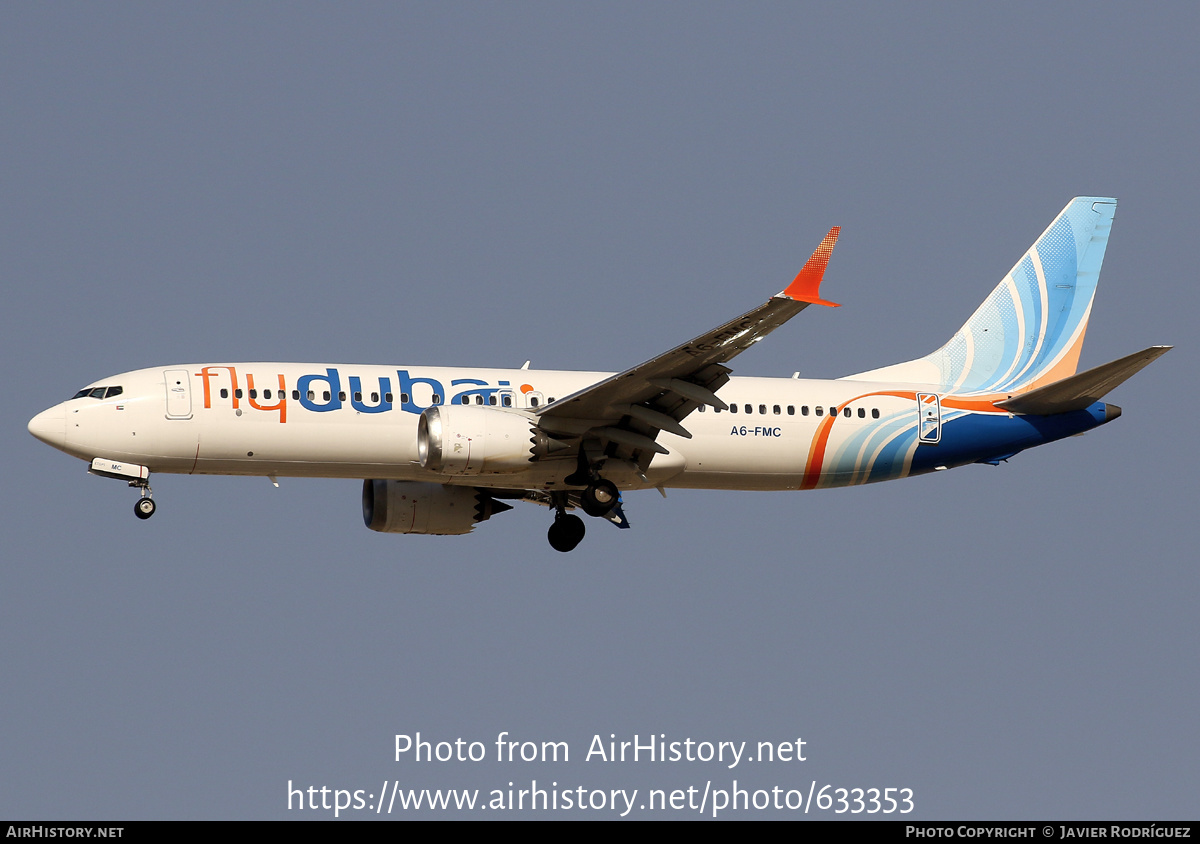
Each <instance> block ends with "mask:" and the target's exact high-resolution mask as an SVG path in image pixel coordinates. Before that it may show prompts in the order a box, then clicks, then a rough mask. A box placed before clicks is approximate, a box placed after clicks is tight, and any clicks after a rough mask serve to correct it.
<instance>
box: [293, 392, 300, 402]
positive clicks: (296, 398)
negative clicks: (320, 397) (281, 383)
mask: <svg viewBox="0 0 1200 844" xmlns="http://www.w3.org/2000/svg"><path fill="white" fill-rule="evenodd" d="M292 401H300V391H299V390H292Z"/></svg>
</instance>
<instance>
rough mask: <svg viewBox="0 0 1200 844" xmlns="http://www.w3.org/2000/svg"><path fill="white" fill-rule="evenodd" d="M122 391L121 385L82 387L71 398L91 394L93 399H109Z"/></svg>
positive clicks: (79, 397)
mask: <svg viewBox="0 0 1200 844" xmlns="http://www.w3.org/2000/svg"><path fill="white" fill-rule="evenodd" d="M123 392H124V388H122V387H84V388H83V389H82V390H80V391H79V392H78V393H76V394H75V395H73V396H71V398H73V399H81V398H83V397H85V396H91V397H92V398H94V399H111V398H112V397H113V396H119V395H121V393H123Z"/></svg>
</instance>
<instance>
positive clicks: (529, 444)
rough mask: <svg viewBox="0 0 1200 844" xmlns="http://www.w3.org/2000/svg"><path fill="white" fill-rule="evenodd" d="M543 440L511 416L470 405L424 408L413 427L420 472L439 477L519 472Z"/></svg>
mask: <svg viewBox="0 0 1200 844" xmlns="http://www.w3.org/2000/svg"><path fill="white" fill-rule="evenodd" d="M540 439H545V435H544V434H541V432H540V431H538V430H537V420H536V419H534V418H533V417H532V416H530V415H528V414H525V413H522V412H520V411H516V410H502V409H500V408H496V407H476V406H474V405H457V404H452V405H441V406H439V407H430V408H427V409H426V410H425V411H424V412H423V413H422V414H421V418H420V419H419V420H418V421H417V455H418V457H419V458H420V461H421V468H422V469H428V470H429V471H431V472H438V473H439V474H442V475H480V474H490V473H500V472H519V471H521V470H522V469H528V468H529V463H530V461H532V460H533V459H534V453H533V449H534V444H535V442H537V441H539V440H540Z"/></svg>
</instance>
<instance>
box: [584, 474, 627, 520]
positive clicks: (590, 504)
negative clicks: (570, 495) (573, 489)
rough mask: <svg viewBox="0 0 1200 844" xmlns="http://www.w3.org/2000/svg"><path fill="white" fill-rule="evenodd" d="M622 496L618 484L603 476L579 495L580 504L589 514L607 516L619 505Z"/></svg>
mask: <svg viewBox="0 0 1200 844" xmlns="http://www.w3.org/2000/svg"><path fill="white" fill-rule="evenodd" d="M620 496H621V493H620V492H619V491H618V490H617V485H616V484H614V483H613V482H612V481H606V480H604V479H603V478H601V479H600V480H598V481H596V482H595V483H594V484H592V485H591V486H589V487H588V488H587V489H585V490H584V491H583V493H582V494H581V495H580V496H579V506H580V507H582V508H583V512H585V513H587V514H588V515H589V516H607V515H608V513H609V511H610V510H612V508H613V507H616V506H617V501H618V500H619V499H620Z"/></svg>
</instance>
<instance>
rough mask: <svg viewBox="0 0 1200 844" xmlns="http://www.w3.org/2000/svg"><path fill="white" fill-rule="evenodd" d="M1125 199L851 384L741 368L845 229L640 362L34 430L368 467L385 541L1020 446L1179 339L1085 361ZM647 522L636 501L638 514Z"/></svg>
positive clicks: (276, 397) (160, 390) (1083, 201)
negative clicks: (526, 510)
mask: <svg viewBox="0 0 1200 844" xmlns="http://www.w3.org/2000/svg"><path fill="white" fill-rule="evenodd" d="M1115 209H1116V200H1114V199H1106V198H1102V197H1077V198H1076V199H1073V200H1072V201H1071V202H1070V203H1069V204H1068V205H1067V207H1066V208H1064V209H1063V211H1062V213H1061V214H1059V215H1058V217H1057V218H1055V220H1054V222H1053V223H1051V224H1050V226H1049V228H1047V229H1046V230H1045V232H1043V233H1042V235H1041V236H1040V237H1039V238H1038V239H1037V240H1036V241H1035V242H1034V244H1033V246H1031V247H1030V249H1029V251H1028V252H1026V253H1025V255H1024V256H1023V257H1022V258H1021V260H1020V261H1018V262H1017V264H1016V266H1014V267H1013V269H1012V270H1011V271H1010V272H1009V273H1008V274H1007V275H1006V276H1005V277H1004V278H1003V279H1002V280H1001V281H1000V283H999V285H997V286H996V288H995V289H994V290H993V291H992V292H991V294H990V295H989V296H988V297H987V298H986V299H985V300H984V302H983V304H982V305H980V306H979V308H978V309H977V310H976V311H975V313H974V314H973V315H972V316H971V318H970V319H968V320H967V322H966V324H964V325H963V327H962V328H961V329H959V331H958V332H957V333H956V334H955V335H954V336H953V337H952V338H951V339H950V340H949V341H948V342H947V343H946V344H944V345H943V346H942V347H941V348H939V349H937V350H936V351H934V352H932V353H930V354H929V355H926V356H925V357H923V358H918V359H916V360H911V361H907V362H905V363H899V364H894V365H892V366H886V367H883V368H880V369H874V370H871V371H869V372H862V373H858V374H855V375H850V376H846V377H844V378H839V379H835V380H814V379H801V378H799V377H792V378H763V377H747V376H738V377H734V376H733V374H732V373H733V370H732V369H731V367H730V366H729V364H730V362H731V361H732V360H733V358H735V357H736V356H737V355H739V354H740V353H741V352H743V351H744V350H746V349H748V348H749V347H750V346H752V345H753V344H754V343H756V342H758V341H760V340H762V339H764V338H765V337H766V336H767V335H768V334H769V333H771V332H772V331H774V330H775V329H776V328H779V327H780V326H782V325H783V324H784V323H785V322H787V321H788V320H790V319H791V318H792V317H794V316H795V315H796V314H798V313H800V312H801V311H803V310H805V309H806V308H807V307H809V305H824V306H831V307H837V305H836V304H835V303H834V302H830V301H828V300H826V299H825V298H823V296H822V294H821V285H822V283H823V281H824V277H825V273H826V271H827V269H828V267H829V264H830V261H831V258H832V256H833V251H834V247H835V246H836V244H837V240H838V236H839V234H840V229H839V228H838V227H834V228H832V229H830V230H829V232H828V234H826V235H825V237H824V238H823V240H822V241H821V243H820V245H819V246H818V247H817V248H816V250H815V251H814V252H813V254H812V256H811V257H810V258H809V259H808V261H807V262H806V263H805V264H804V266H803V267H802V269H801V270H800V272H799V273H798V274H797V276H796V278H795V279H794V280H793V281H792V282H791V283H789V284H788V285H787V286H786V287H785V288H784V289H783V290H781V291H780V292H779V293H777V294H776V295H774V296H772V297H770V298H769V299H767V301H766V302H765V303H763V304H761V305H758V306H757V307H755V308H752V309H751V310H749V311H747V312H746V313H744V314H742V315H741V316H738V317H735V318H734V319H732V320H729V321H727V322H725V323H722V324H721V325H719V326H717V327H716V328H714V329H712V330H710V331H707V332H705V333H703V334H700V335H698V336H697V337H694V338H693V339H691V340H689V341H687V342H686V343H683V344H681V345H678V346H675V347H674V348H672V349H670V350H668V351H666V352H664V353H662V354H660V355H657V356H656V357H653V358H651V359H650V360H647V361H645V362H643V363H640V364H638V365H636V366H633V367H631V368H629V369H626V370H625V371H623V372H618V373H605V372H572V371H560V370H533V369H530V368H529V366H528V363H526V365H525V366H523V367H521V368H519V369H497V368H451V367H413V366H403V365H400V366H397V365H386V366H384V365H363V364H328V363H319V364H306V363H238V362H224V363H201V364H188V365H173V366H160V367H153V368H150V369H139V370H134V371H131V372H125V373H122V374H120V375H114V376H112V377H110V378H104V379H101V380H100V381H96V382H94V383H92V384H90V385H88V386H87V387H84V388H83V389H81V390H79V391H78V392H77V393H76V394H75V395H74V396H73V397H72V398H70V399H68V400H67V401H64V402H62V403H60V404H58V405H55V406H54V407H52V408H50V409H48V410H45V411H43V412H41V413H39V414H38V415H36V416H35V417H33V419H32V420H30V422H29V431H30V433H31V434H33V435H34V436H35V437H37V438H38V439H39V440H41V441H43V442H45V443H47V444H49V445H52V446H54V447H55V448H57V449H59V450H61V451H64V452H66V453H67V454H70V455H72V456H74V457H78V458H81V459H83V460H85V461H86V462H87V464H88V471H89V472H90V473H92V474H95V475H97V476H100V477H105V478H115V479H119V480H123V481H126V482H127V483H128V484H129V485H130V486H132V487H134V488H135V489H137V490H139V492H140V496H139V498H138V499H137V501H136V503H135V508H134V512H135V514H136V515H137V516H138V517H139V518H141V519H148V518H150V517H151V516H152V515H154V513H155V512H156V510H157V504H156V502H155V499H154V497H153V493H152V491H151V489H150V477H151V475H152V474H153V473H156V472H165V473H175V474H185V475H195V474H219V475H257V476H260V477H266V478H268V479H270V480H271V482H272V483H275V484H276V485H278V478H279V477H281V476H284V477H326V478H353V479H358V480H361V482H362V511H363V521H364V522H365V524H366V525H367V527H369V528H371V529H372V530H376V531H381V532H385V533H419V534H451V535H452V534H465V533H469V532H470V531H471V530H473V529H474V528H475V526H476V525H477V524H479V523H480V522H483V521H486V520H487V519H489V518H491V517H492V516H493V515H497V514H499V513H502V512H504V511H506V510H510V509H512V507H513V503H515V502H519V501H525V502H530V503H534V504H540V505H542V506H544V507H546V508H547V509H548V510H550V511H551V512H552V514H553V517H552V521H551V524H550V527H549V531H548V539H549V541H550V545H551V546H552V547H553V548H554V549H556V550H558V551H570V550H572V549H573V548H575V547H576V546H577V545H578V544H579V542H580V541H581V540H582V539H583V536H584V533H585V529H586V527H585V522H584V520H583V519H582V518H581V517H580V516H579V515H578V514H577V512H576V511H582V512H583V513H584V514H585V515H587V516H592V517H595V518H597V519H601V520H604V521H607V522H609V523H610V524H613V525H615V526H617V527H619V528H628V527H630V521H629V519H628V518H627V516H626V512H625V511H626V507H627V506H628V501H627V500H626V493H627V492H629V491H633V490H639V489H650V488H657V489H658V490H659V492H661V493H662V494H664V495H665V494H666V489H667V488H668V487H671V488H693V489H723V490H801V489H817V488H823V487H838V486H851V485H856V484H864V483H873V482H876V481H884V480H892V479H895V478H903V477H908V476H910V475H919V474H924V473H926V472H933V471H937V470H942V469H948V468H953V467H955V466H962V465H966V464H968V463H989V464H993V465H998V464H999V463H1001V462H1003V461H1005V460H1007V459H1008V458H1010V457H1012V456H1014V455H1016V454H1018V453H1019V452H1021V451H1024V450H1026V449H1029V448H1032V447H1033V446H1037V445H1042V444H1044V443H1048V442H1052V441H1053V440H1057V439H1062V438H1063V437H1068V436H1072V435H1074V434H1079V433H1082V432H1084V431H1087V430H1090V429H1092V428H1095V427H1097V426H1099V425H1103V424H1105V423H1106V422H1109V421H1112V420H1113V419H1116V418H1117V417H1118V416H1119V415H1120V413H1121V409H1120V408H1119V407H1117V406H1116V405H1113V404H1107V403H1105V402H1104V401H1103V398H1104V397H1105V396H1106V395H1107V394H1108V392H1109V391H1111V390H1112V389H1114V388H1115V387H1116V386H1118V385H1119V384H1120V383H1122V382H1123V381H1124V380H1126V379H1127V378H1129V377H1130V376H1132V375H1133V374H1135V373H1136V372H1138V371H1139V370H1140V369H1142V368H1143V367H1145V366H1147V365H1148V364H1149V363H1151V362H1152V361H1153V360H1155V359H1156V358H1158V357H1159V356H1160V355H1162V354H1163V353H1165V352H1166V351H1167V350H1168V349H1169V348H1170V347H1169V346H1152V347H1149V348H1147V349H1145V350H1143V351H1141V352H1137V353H1135V354H1132V355H1128V356H1126V357H1124V358H1121V359H1120V360H1116V361H1113V362H1111V363H1107V364H1103V365H1101V366H1097V367H1094V368H1092V369H1088V370H1087V371H1085V372H1082V373H1079V372H1077V370H1078V365H1079V357H1080V352H1081V350H1082V346H1083V339H1084V335H1085V333H1086V330H1087V323H1088V318H1089V316H1090V315H1091V310H1092V302H1093V299H1094V297H1095V293H1096V284H1097V281H1098V279H1099V276H1100V268H1101V265H1102V263H1103V261H1104V252H1105V249H1106V247H1107V245H1108V236H1109V232H1110V230H1111V228H1112V221H1113V214H1114V211H1115ZM635 515H636V514H635Z"/></svg>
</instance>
